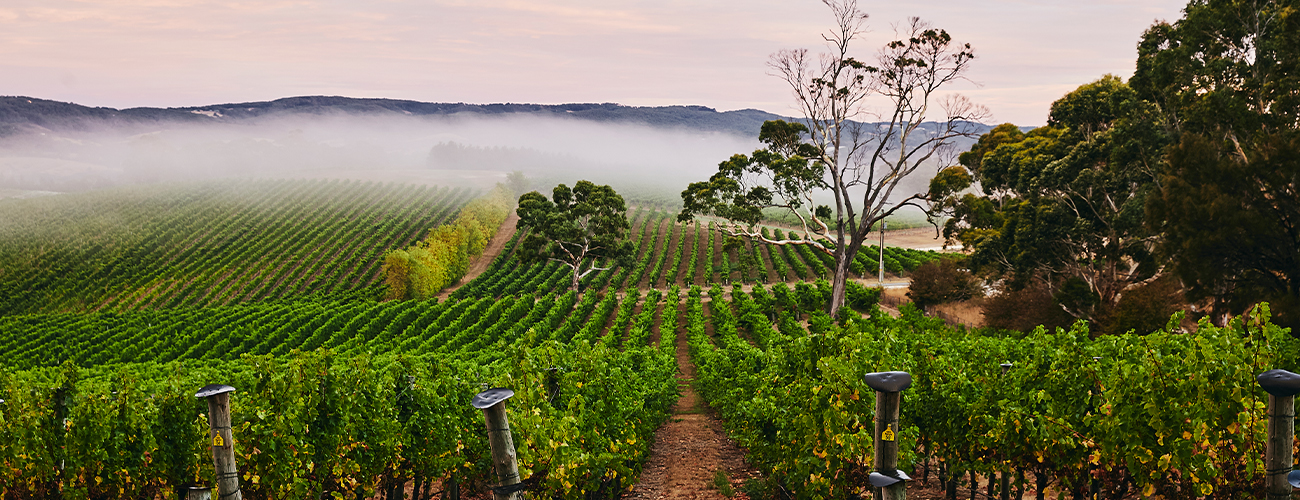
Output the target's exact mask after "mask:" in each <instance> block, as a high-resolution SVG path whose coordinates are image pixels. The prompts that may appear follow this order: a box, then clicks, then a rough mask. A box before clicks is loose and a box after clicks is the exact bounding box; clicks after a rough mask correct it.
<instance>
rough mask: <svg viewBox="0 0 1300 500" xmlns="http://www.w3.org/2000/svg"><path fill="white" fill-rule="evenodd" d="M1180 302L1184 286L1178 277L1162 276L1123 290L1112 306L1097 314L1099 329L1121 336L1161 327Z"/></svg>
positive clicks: (1146, 332)
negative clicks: (1117, 302) (1113, 306)
mask: <svg viewBox="0 0 1300 500" xmlns="http://www.w3.org/2000/svg"><path fill="white" fill-rule="evenodd" d="M1183 302H1184V300H1183V289H1182V287H1181V286H1180V285H1179V283H1178V279H1177V278H1175V277H1173V276H1169V275H1166V276H1162V277H1160V278H1157V279H1155V280H1153V281H1151V282H1149V283H1146V284H1143V285H1141V286H1137V287H1134V288H1132V289H1130V290H1128V291H1126V292H1124V296H1123V297H1120V299H1119V304H1116V305H1115V308H1114V309H1112V310H1111V311H1108V312H1105V313H1103V314H1101V315H1099V316H1100V317H1098V318H1097V323H1098V325H1100V327H1099V328H1098V330H1099V331H1100V332H1102V333H1105V334H1108V335H1122V334H1125V333H1128V332H1129V331H1133V332H1134V333H1137V334H1138V335H1146V334H1148V333H1151V332H1154V331H1156V330H1159V329H1161V328H1164V327H1165V325H1166V324H1167V323H1168V322H1169V317H1170V316H1172V315H1173V314H1174V313H1175V312H1177V311H1178V310H1179V309H1181V308H1182V307H1181V305H1182V304H1183Z"/></svg>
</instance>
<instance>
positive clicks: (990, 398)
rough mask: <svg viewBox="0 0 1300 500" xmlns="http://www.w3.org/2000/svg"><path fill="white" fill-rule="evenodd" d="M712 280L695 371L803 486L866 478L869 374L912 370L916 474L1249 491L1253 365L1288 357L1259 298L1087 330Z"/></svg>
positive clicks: (1196, 493)
mask: <svg viewBox="0 0 1300 500" xmlns="http://www.w3.org/2000/svg"><path fill="white" fill-rule="evenodd" d="M719 291H720V290H718V289H717V288H715V289H714V291H713V292H711V293H710V294H709V296H710V297H711V299H710V301H711V304H710V306H709V309H710V311H712V312H713V317H712V318H711V320H712V321H713V324H714V328H715V331H716V334H715V335H714V336H712V337H710V336H708V335H706V334H705V329H704V322H705V321H708V320H709V319H706V318H705V316H704V315H703V307H702V306H701V305H700V304H701V300H702V296H703V294H702V293H701V291H700V290H698V289H696V290H694V291H692V292H691V295H690V298H689V299H688V301H687V305H686V318H687V330H688V333H689V335H690V337H689V340H690V346H691V352H692V356H693V357H694V359H695V361H696V364H697V367H698V368H697V372H696V373H697V384H698V386H699V388H700V390H701V393H702V394H703V395H704V396H705V398H706V399H707V400H708V401H709V403H710V404H711V405H712V406H713V407H715V408H717V409H718V411H719V413H720V414H721V415H722V417H723V418H724V419H725V420H726V422H727V425H728V430H729V432H730V433H731V435H732V436H733V437H734V438H735V439H736V440H737V441H738V442H739V443H740V444H741V445H742V446H744V447H745V448H746V449H748V450H749V452H750V458H751V460H752V461H753V462H754V463H755V464H757V465H758V466H760V467H761V468H763V469H765V470H766V472H767V473H768V474H770V476H771V477H772V479H773V480H774V481H775V482H776V483H777V484H779V485H781V486H782V487H783V488H785V489H786V490H788V491H789V492H791V493H792V494H793V495H794V496H796V497H799V498H843V497H846V496H849V495H854V494H865V492H864V490H863V488H864V487H863V485H864V484H865V475H866V474H868V473H870V471H871V465H872V464H871V457H872V447H873V444H872V430H873V427H872V426H873V422H872V418H873V415H874V404H875V402H874V393H873V392H872V390H871V389H870V388H868V387H866V385H865V383H864V382H863V380H862V375H863V374H866V373H870V372H877V371H888V370H903V371H908V372H910V373H911V374H912V375H913V377H914V383H913V385H912V387H911V388H909V389H908V390H907V391H906V392H904V394H903V405H902V417H901V418H902V422H903V429H902V432H901V434H900V435H901V438H900V445H901V450H900V464H901V465H902V468H903V469H905V470H909V471H915V472H916V474H914V477H918V475H919V474H921V473H922V466H923V465H922V464H925V463H928V464H939V465H940V467H941V469H942V470H943V471H944V473H945V474H944V475H945V476H946V477H947V478H950V479H951V478H957V477H961V475H962V474H963V473H965V472H967V471H974V472H977V473H979V474H981V475H988V474H990V473H995V472H996V473H1003V472H1009V471H1013V470H1015V469H1017V468H1019V469H1021V470H1027V471H1032V472H1033V473H1035V474H1036V475H1037V476H1039V477H1041V478H1044V479H1046V480H1050V481H1052V482H1053V484H1054V485H1055V486H1054V487H1056V488H1059V489H1062V490H1064V491H1070V492H1083V493H1086V492H1087V491H1088V489H1089V488H1094V487H1095V488H1099V491H1102V492H1109V494H1112V495H1118V494H1122V493H1121V492H1123V491H1130V492H1138V493H1141V494H1142V495H1143V496H1151V495H1156V494H1158V495H1161V496H1162V497H1164V498H1167V499H1176V498H1203V497H1208V498H1225V499H1226V498H1257V497H1258V496H1260V495H1261V494H1262V491H1263V490H1262V488H1263V462H1262V459H1263V452H1264V443H1265V438H1266V436H1265V432H1266V422H1267V415H1266V408H1265V407H1266V403H1267V400H1268V398H1267V395H1266V394H1265V393H1264V392H1263V391H1262V390H1261V389H1260V388H1259V386H1258V385H1257V384H1256V382H1255V375H1256V374H1258V373H1260V372H1263V371H1265V370H1268V369H1272V368H1283V369H1289V370H1297V353H1300V345H1298V344H1297V342H1296V341H1295V340H1294V339H1292V338H1291V337H1290V335H1288V333H1287V331H1286V330H1284V329H1281V328H1279V327H1277V326H1274V325H1272V324H1271V323H1270V322H1269V314H1270V313H1269V310H1268V307H1267V305H1261V306H1259V307H1257V308H1256V309H1255V310H1254V311H1253V312H1252V313H1251V314H1250V315H1248V316H1246V317H1244V318H1241V319H1239V320H1235V321H1234V322H1233V323H1232V324H1231V325H1229V326H1227V327H1222V328H1220V327H1214V326H1212V325H1210V324H1208V323H1202V324H1201V325H1199V327H1198V328H1197V329H1195V331H1190V332H1187V331H1181V330H1179V329H1178V327H1177V326H1178V324H1179V321H1180V320H1181V318H1180V317H1178V316H1175V317H1174V318H1173V319H1171V320H1170V322H1169V325H1168V327H1167V328H1166V329H1165V330H1163V331H1160V332H1157V333H1153V334H1151V335H1147V336H1135V335H1118V336H1104V337H1099V338H1096V339H1093V338H1091V337H1090V336H1089V335H1088V331H1087V326H1086V323H1083V322H1080V323H1078V324H1076V325H1074V327H1073V328H1071V329H1069V330H1059V329H1058V330H1056V331H1046V330H1043V329H1041V328H1040V329H1038V330H1037V331H1034V332H1030V333H1028V334H1025V335H1024V336H1023V337H1020V338H1014V337H1002V336H986V335H983V334H981V333H980V332H969V331H966V330H964V329H953V328H950V327H948V326H946V325H944V324H943V323H942V321H940V320H937V319H934V318H927V317H925V316H923V315H921V314H920V312H919V311H918V310H916V309H915V308H913V307H911V306H910V305H904V306H903V307H902V316H901V317H900V318H890V317H888V316H887V315H884V314H879V311H878V310H877V311H876V312H877V313H876V314H873V315H871V316H870V317H865V318H864V317H855V318H849V319H846V320H845V321H843V322H841V323H830V322H829V321H828V320H819V319H818V318H817V317H813V318H811V320H810V324H811V325H812V326H811V330H810V331H809V330H804V329H802V328H798V327H797V324H796V326H792V325H790V324H787V323H786V322H784V321H782V322H781V327H780V328H775V327H774V326H772V325H771V322H770V321H759V320H760V319H762V318H764V317H767V318H772V317H777V318H780V317H782V316H785V315H787V314H788V312H787V311H786V310H784V309H783V307H792V306H793V304H788V303H786V305H784V306H783V305H782V302H781V301H779V300H776V301H773V300H768V299H766V297H767V294H766V292H762V293H758V292H756V293H755V294H754V296H752V297H744V295H745V294H743V293H742V292H739V291H738V290H737V291H733V292H732V293H731V296H732V299H731V300H730V301H728V300H726V299H725V298H723V297H721V294H720V293H717V292H719ZM760 298H761V299H760ZM753 313H757V316H756V315H754V314H753ZM737 315H740V317H743V318H750V320H749V321H737V320H736V319H735V318H736V316H737ZM814 316H816V315H814ZM795 328H798V330H797V331H795V330H794V329H795ZM758 339H763V340H762V342H759V341H758ZM760 346H761V347H760ZM1005 362H1010V363H1012V366H1011V367H1009V369H1008V370H1007V371H1006V373H1005V375H1004V374H1003V372H1002V368H1001V367H1000V366H999V365H1001V364H1002V363H1005ZM1115 498H1118V496H1116V497H1115Z"/></svg>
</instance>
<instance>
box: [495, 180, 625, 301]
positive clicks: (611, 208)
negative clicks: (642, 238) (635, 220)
mask: <svg viewBox="0 0 1300 500" xmlns="http://www.w3.org/2000/svg"><path fill="white" fill-rule="evenodd" d="M515 212H516V213H517V214H519V222H518V223H517V227H519V228H521V229H527V230H528V235H527V236H525V237H524V239H523V242H522V243H521V244H520V245H519V247H520V248H519V256H520V259H521V260H523V261H525V262H547V261H549V262H558V263H560V264H563V265H565V266H568V267H569V269H570V271H571V273H570V274H571V278H572V282H571V286H572V289H573V290H574V291H575V292H576V291H579V290H578V284H579V283H580V282H581V281H582V278H584V277H586V276H587V275H588V274H591V273H593V272H596V271H607V270H609V269H611V268H613V266H612V265H610V266H607V267H600V266H599V265H598V263H599V262H601V261H608V260H612V261H619V262H622V261H625V260H626V258H627V255H628V253H629V252H630V250H631V248H630V243H628V242H627V232H628V230H629V229H630V228H631V225H630V224H629V223H628V220H627V205H626V204H625V203H624V202H623V197H622V196H620V195H619V194H618V193H617V192H615V191H614V188H611V187H609V186H607V185H596V184H595V183H593V182H591V181H578V183H577V184H574V185H573V189H569V187H568V186H566V185H564V184H560V185H558V186H556V187H555V189H554V190H552V193H551V199H549V200H548V199H547V198H546V195H543V194H542V193H539V192H537V191H532V192H528V193H525V194H524V195H523V196H520V197H519V208H518V209H516V211H515ZM624 263H625V262H624Z"/></svg>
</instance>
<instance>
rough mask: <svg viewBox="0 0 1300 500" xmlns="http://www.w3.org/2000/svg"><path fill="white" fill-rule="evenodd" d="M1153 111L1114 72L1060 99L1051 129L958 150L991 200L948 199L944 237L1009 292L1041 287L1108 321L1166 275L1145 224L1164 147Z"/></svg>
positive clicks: (995, 137) (991, 137)
mask: <svg viewBox="0 0 1300 500" xmlns="http://www.w3.org/2000/svg"><path fill="white" fill-rule="evenodd" d="M1157 116H1158V115H1157V112H1156V109H1155V108H1154V106H1152V105H1151V104H1150V103H1147V102H1145V101H1143V100H1141V99H1139V98H1138V96H1137V94H1136V92H1134V90H1133V89H1132V88H1131V87H1129V86H1128V85H1126V84H1125V83H1124V82H1122V81H1121V80H1120V79H1119V78H1117V77H1114V76H1109V75H1108V76H1105V77H1103V78H1101V79H1100V80H1097V81H1095V82H1092V83H1089V84H1086V85H1083V86H1080V87H1079V88H1078V89H1076V90H1075V91H1073V92H1070V93H1069V94H1066V95H1065V96H1064V97H1062V98H1061V99H1059V100H1057V101H1056V102H1054V103H1053V104H1052V111H1051V116H1050V119H1049V122H1048V125H1047V126H1044V127H1040V128H1037V129H1034V130H1032V131H1030V132H1028V133H1021V132H1020V130H1019V129H1017V128H1016V127H1015V126H1012V125H1010V124H1006V125H1001V126H999V127H996V128H994V129H993V130H992V131H990V132H989V133H987V134H985V135H984V136H982V137H981V138H980V140H979V141H978V142H977V143H976V144H975V145H974V146H973V147H972V148H971V151H969V152H967V153H963V154H962V155H961V156H960V157H959V159H960V162H961V164H962V165H963V166H965V167H966V168H968V169H970V172H971V174H972V178H973V179H974V180H977V181H979V183H980V187H981V188H982V189H983V192H984V196H977V195H975V194H971V193H967V194H964V195H962V196H960V197H952V198H950V199H949V200H947V201H946V202H945V208H947V209H949V210H951V211H952V212H953V213H954V214H955V215H956V216H955V217H953V218H952V219H950V220H949V221H948V222H947V223H946V225H945V227H944V232H945V234H946V236H947V237H948V238H949V239H950V240H959V241H961V242H962V244H963V245H964V246H966V247H967V248H970V249H972V251H973V253H972V256H971V262H972V265H973V266H974V267H976V268H978V269H980V270H982V271H984V272H988V273H991V274H992V275H993V276H994V277H997V278H1001V279H1004V280H1005V281H1006V284H1007V285H1008V286H1009V287H1010V288H1012V289H1020V288H1024V287H1026V286H1029V285H1031V284H1037V285H1039V286H1045V287H1046V289H1048V290H1050V291H1051V293H1052V294H1053V296H1054V298H1055V300H1056V304H1057V305H1059V306H1060V307H1061V308H1063V309H1064V310H1065V311H1066V312H1068V313H1069V314H1070V315H1071V316H1074V317H1076V318H1083V319H1103V317H1104V316H1105V314H1106V313H1107V312H1108V311H1110V310H1111V309H1112V308H1113V307H1114V306H1115V305H1116V304H1117V303H1118V302H1119V299H1120V298H1121V297H1122V296H1123V294H1124V292H1125V291H1126V290H1128V289H1130V288H1132V287H1134V286H1138V285H1140V284H1143V283H1145V282H1147V281H1148V280H1150V279H1152V278H1153V277H1155V276H1156V274H1157V272H1158V271H1159V270H1160V266H1159V264H1158V262H1157V260H1156V259H1155V256H1154V254H1153V250H1154V246H1155V237H1154V235H1153V234H1152V233H1151V232H1150V231H1148V229H1147V228H1146V227H1145V226H1144V225H1143V220H1144V212H1145V209H1144V205H1145V202H1146V198H1147V196H1149V194H1150V193H1151V191H1152V190H1153V189H1155V186H1156V183H1157V181H1158V175H1159V172H1160V168H1161V164H1162V161H1161V155H1162V151H1163V147H1164V145H1165V142H1166V141H1165V137H1166V136H1165V135H1164V133H1163V129H1162V128H1161V127H1160V126H1159V124H1158V120H1156V117H1157Z"/></svg>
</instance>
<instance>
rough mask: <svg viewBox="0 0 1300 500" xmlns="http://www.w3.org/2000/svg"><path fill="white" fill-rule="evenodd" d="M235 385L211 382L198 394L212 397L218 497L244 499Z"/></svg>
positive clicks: (211, 428) (210, 411)
mask: <svg viewBox="0 0 1300 500" xmlns="http://www.w3.org/2000/svg"><path fill="white" fill-rule="evenodd" d="M232 392H235V388H234V387H231V386H228V385H222V384H208V385H205V386H203V388H201V389H199V392H196V393H194V397H196V398H203V399H206V400H207V401H208V427H209V433H208V437H209V439H211V440H212V443H211V444H212V465H213V467H214V469H215V470H216V474H217V481H216V482H217V498H218V499H220V500H243V498H244V495H243V493H241V492H240V491H239V471H238V470H237V469H236V467H235V439H234V436H232V435H231V433H230V393H232Z"/></svg>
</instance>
